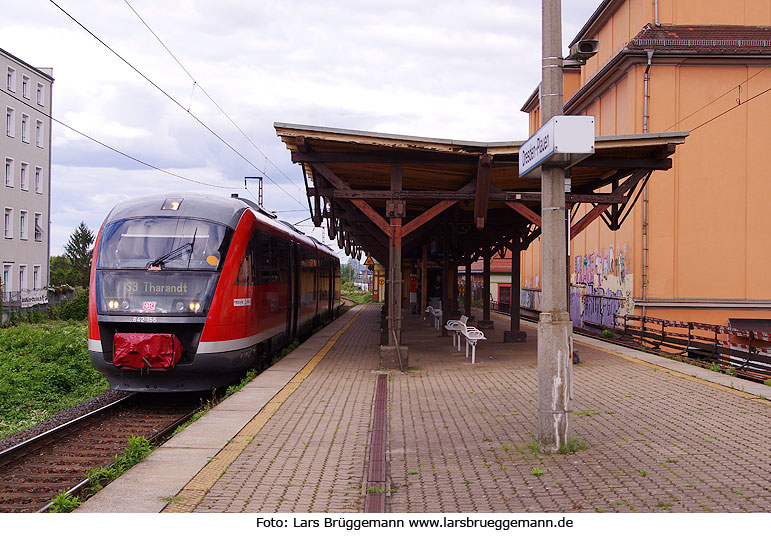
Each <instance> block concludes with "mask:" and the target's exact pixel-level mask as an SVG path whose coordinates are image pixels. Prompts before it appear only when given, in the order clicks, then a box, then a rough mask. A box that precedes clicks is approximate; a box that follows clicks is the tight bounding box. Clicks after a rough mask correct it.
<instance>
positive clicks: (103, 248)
mask: <svg viewBox="0 0 771 536" xmlns="http://www.w3.org/2000/svg"><path fill="white" fill-rule="evenodd" d="M231 235H232V231H231V230H229V229H228V228H227V227H225V226H224V225H220V224H216V223H212V222H208V221H202V220H194V219H191V218H158V217H148V218H135V219H129V220H121V221H117V222H114V223H111V224H109V225H107V226H105V228H104V230H103V231H102V239H101V242H100V247H99V258H98V259H97V268H100V269H110V268H112V269H120V268H142V269H148V268H150V267H153V268H156V269H162V270H205V271H218V270H219V269H220V268H221V267H222V264H223V263H224V260H225V254H226V253H227V249H228V246H229V245H230V238H231Z"/></svg>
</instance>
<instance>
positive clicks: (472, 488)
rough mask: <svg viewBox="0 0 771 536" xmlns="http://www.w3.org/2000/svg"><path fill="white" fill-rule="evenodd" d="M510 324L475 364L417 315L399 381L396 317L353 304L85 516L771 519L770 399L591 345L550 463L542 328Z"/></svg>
mask: <svg viewBox="0 0 771 536" xmlns="http://www.w3.org/2000/svg"><path fill="white" fill-rule="evenodd" d="M494 318H495V324H496V326H495V329H492V330H487V331H485V335H486V336H487V338H488V340H487V341H482V342H480V343H479V345H478V347H477V353H476V363H475V364H474V365H472V364H471V362H470V359H467V358H466V357H465V352H463V351H462V352H458V351H456V350H454V348H453V347H452V339H451V337H441V336H440V335H439V332H438V331H436V330H434V329H432V328H430V327H429V325H428V321H424V320H421V318H420V316H419V315H411V314H405V316H404V319H403V341H404V344H405V345H407V346H408V347H409V364H410V367H409V368H408V369H407V370H406V371H405V372H400V371H398V370H378V366H379V319H380V307H379V306H366V307H365V306H358V307H355V308H353V309H351V310H350V311H348V312H347V313H345V314H344V315H343V316H341V317H340V318H338V319H337V320H335V322H333V323H332V324H330V325H329V326H327V327H326V328H324V329H323V330H321V331H319V332H318V333H317V334H315V335H314V336H313V337H311V338H310V339H309V340H308V341H306V342H305V343H304V344H302V345H301V346H300V347H299V348H298V349H296V350H295V351H293V352H292V353H291V354H289V355H288V356H287V357H285V358H284V359H283V360H281V361H280V362H279V363H277V364H276V365H274V366H273V367H271V368H270V369H268V370H267V371H266V372H264V373H263V374H261V375H260V376H258V377H257V378H255V379H254V380H253V381H252V382H251V383H250V384H249V385H247V386H246V387H244V388H243V389H242V390H241V391H239V392H238V393H236V394H234V395H233V396H231V397H230V398H228V399H227V400H225V401H224V402H223V403H221V404H220V405H218V406H216V407H215V408H213V409H212V410H211V411H209V413H207V414H206V415H205V416H204V417H202V418H201V419H199V420H198V421H196V422H195V423H193V424H192V425H190V426H189V427H188V428H187V429H185V430H184V431H182V432H181V433H180V434H178V435H177V436H175V437H174V438H172V439H171V440H170V441H168V442H167V443H166V444H164V445H163V446H161V447H160V448H158V449H157V450H156V451H154V452H153V453H152V454H151V455H150V456H149V457H148V458H146V459H145V460H144V461H142V462H141V463H139V464H138V465H137V466H135V467H134V468H132V469H131V470H130V471H128V472H127V473H126V474H125V475H123V476H122V477H120V478H119V479H118V480H116V481H115V482H113V483H111V484H110V485H109V486H107V487H106V488H104V489H103V490H102V491H100V492H99V493H98V494H96V495H95V496H94V497H92V498H91V499H89V500H88V501H87V502H86V503H85V504H83V505H82V506H81V507H80V508H78V509H77V510H76V512H145V513H149V512H178V513H181V512H217V513H222V512H251V513H253V512H260V513H281V512H284V513H308V512H332V513H356V512H364V511H365V499H366V500H370V499H371V498H372V497H373V495H374V494H375V493H377V494H378V495H380V496H381V505H382V507H383V511H385V512H393V513H420V512H434V513H436V512H462V513H472V512H713V511H714V512H769V511H771V437H770V436H769V433H768V431H769V430H771V402H769V400H771V387H768V386H764V385H760V384H756V383H752V382H748V381H745V380H741V379H737V378H731V377H728V376H725V375H723V374H719V373H716V372H711V371H709V370H705V369H700V368H697V367H692V366H689V365H685V364H683V363H680V362H677V361H673V360H669V359H664V358H660V357H657V356H652V355H650V354H645V353H643V352H638V351H635V350H629V349H625V348H622V347H618V346H615V345H612V344H609V343H605V342H603V341H596V340H594V339H588V338H586V337H582V336H580V335H577V336H575V349H576V350H578V351H579V353H580V358H581V363H580V364H579V365H577V366H575V367H574V399H573V401H572V410H573V413H572V415H571V419H570V430H571V436H572V437H573V439H575V444H577V445H579V447H580V448H579V449H578V450H576V451H575V452H574V453H571V454H555V455H546V454H540V453H537V452H534V451H533V448H532V447H533V446H534V445H535V441H534V437H535V433H536V430H537V392H536V391H537V365H536V353H537V351H536V331H535V329H534V327H533V326H532V325H529V324H527V323H523V325H524V328H523V329H525V330H526V331H527V342H525V343H503V342H502V341H503V331H504V330H505V329H508V318H506V317H497V316H494ZM382 375H387V381H386V382H385V384H386V386H387V387H386V389H385V392H386V393H387V400H386V401H385V405H382V401H381V402H380V403H379V404H380V406H376V404H375V401H376V400H377V396H376V395H377V394H378V389H377V386H378V384H379V382H378V378H382ZM380 383H381V384H382V383H383V382H382V380H381V382H380ZM377 407H380V408H381V410H382V409H383V408H384V411H385V412H386V413H385V415H386V417H387V419H386V421H385V422H387V434H386V435H385V436H384V442H385V456H386V460H385V461H386V462H387V464H386V467H387V471H386V476H385V479H386V480H385V485H384V486H383V487H382V488H379V489H377V490H373V489H372V487H371V486H369V493H368V483H369V482H370V481H371V472H370V470H369V465H370V461H371V460H370V457H371V456H370V454H371V452H374V449H372V450H371V444H372V441H371V435H372V434H371V428H372V424H373V412H374V411H376V408H377ZM375 461H376V460H375Z"/></svg>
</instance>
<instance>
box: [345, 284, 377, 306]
mask: <svg viewBox="0 0 771 536" xmlns="http://www.w3.org/2000/svg"><path fill="white" fill-rule="evenodd" d="M340 295H341V296H342V297H344V298H348V299H349V300H351V301H352V302H353V303H355V304H356V305H366V304H369V303H375V302H373V301H372V293H371V292H365V291H363V290H361V289H360V288H359V287H357V286H356V285H354V284H353V283H351V282H350V281H345V282H343V284H342V288H341V290H340Z"/></svg>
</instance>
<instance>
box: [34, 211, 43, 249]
mask: <svg viewBox="0 0 771 536" xmlns="http://www.w3.org/2000/svg"><path fill="white" fill-rule="evenodd" d="M42 241H43V215H42V214H41V213H40V212H35V242H42Z"/></svg>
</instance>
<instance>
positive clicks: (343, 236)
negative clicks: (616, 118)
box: [274, 123, 688, 263]
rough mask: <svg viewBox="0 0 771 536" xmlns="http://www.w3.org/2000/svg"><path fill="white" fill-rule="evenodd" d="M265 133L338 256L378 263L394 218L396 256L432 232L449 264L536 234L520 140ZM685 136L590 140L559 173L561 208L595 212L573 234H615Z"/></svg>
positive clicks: (281, 128)
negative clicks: (599, 227) (299, 172)
mask: <svg viewBox="0 0 771 536" xmlns="http://www.w3.org/2000/svg"><path fill="white" fill-rule="evenodd" d="M274 127H275V129H276V133H277V135H278V136H279V137H280V138H281V140H282V141H283V142H284V144H285V145H286V146H287V149H289V150H290V151H291V154H292V161H293V162H296V163H299V164H301V165H302V167H303V171H304V175H305V177H306V186H307V193H308V198H309V208H310V210H311V215H312V217H313V221H314V223H315V224H316V225H321V223H322V221H324V220H327V224H328V228H329V234H330V238H335V237H336V238H337V239H338V243H339V244H340V245H341V247H343V246H344V247H345V248H346V252H348V253H351V252H352V251H354V250H356V249H361V250H363V251H366V252H368V253H372V254H373V255H374V256H375V257H376V258H378V260H380V261H381V262H384V263H385V262H387V259H385V258H384V256H386V257H387V255H388V253H387V252H388V248H387V244H388V237H389V225H393V223H392V222H391V223H388V222H386V219H387V218H401V222H400V224H401V225H403V226H404V230H405V232H404V233H403V236H404V247H405V253H408V251H409V248H411V247H415V246H417V245H419V244H421V243H425V242H426V241H434V240H436V238H437V236H438V235H437V233H439V234H440V235H441V236H442V237H443V238H444V240H443V242H445V243H446V244H447V245H446V247H443V248H440V249H442V251H443V252H444V253H447V252H448V251H449V252H451V254H452V255H453V256H455V257H457V258H459V259H474V258H478V257H479V256H480V255H483V254H486V253H490V252H491V251H496V250H499V249H501V248H503V247H511V248H516V247H526V246H527V244H529V242H530V241H532V240H533V239H534V238H535V237H536V236H538V235H539V234H540V216H539V214H540V203H541V194H540V189H541V182H540V178H538V177H535V178H519V171H518V161H519V147H520V146H521V145H522V143H523V142H521V141H505V142H477V141H459V140H450V139H438V138H425V137H415V136H403V135H396V134H383V133H377V132H365V131H356V130H342V129H334V128H326V127H318V126H308V125H293V124H286V123H275V124H274ZM687 135H688V133H687V132H671V133H669V132H668V133H654V134H637V135H624V136H602V137H598V138H597V139H596V142H595V154H594V155H592V156H590V157H588V158H586V159H585V160H583V161H581V162H579V163H578V164H576V165H574V166H573V167H572V168H570V169H569V170H568V172H567V175H568V177H570V179H571V190H570V193H568V194H567V202H568V204H569V206H571V207H575V206H577V205H578V204H580V203H591V204H592V205H593V206H594V207H595V208H594V210H593V211H592V212H590V214H592V217H591V219H590V220H587V218H583V219H582V220H581V221H579V222H573V223H574V225H573V226H574V227H575V229H573V230H574V235H575V234H576V232H580V230H582V229H583V228H585V227H586V225H588V223H590V221H591V220H593V219H595V218H596V217H600V216H601V217H603V219H604V220H605V222H606V224H608V225H609V226H610V227H611V228H618V226H620V224H621V222H623V219H624V218H625V217H626V216H625V215H626V214H628V211H629V210H630V209H631V206H632V205H633V203H634V201H635V200H636V198H637V195H638V194H639V191H640V190H641V188H642V187H643V185H644V184H645V182H647V180H648V178H649V177H650V174H651V172H652V171H655V170H667V169H670V168H671V167H672V161H671V158H670V157H671V155H672V154H673V153H674V152H675V148H676V146H677V145H678V144H681V143H683V142H684V141H685V138H686V136H687ZM607 186H609V188H605V187H607ZM600 190H602V191H600ZM585 220H586V221H585ZM582 222H583V223H582ZM576 226H579V227H576ZM442 229H444V230H445V231H449V233H445V232H443V231H442ZM407 235H409V236H407ZM461 235H465V236H461ZM434 249H436V248H434Z"/></svg>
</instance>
